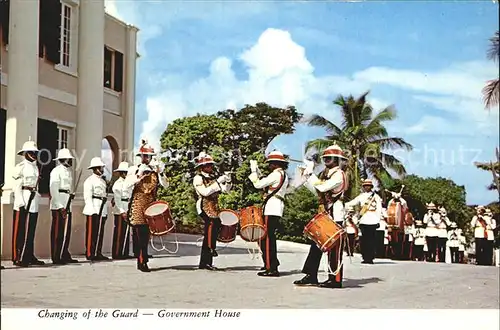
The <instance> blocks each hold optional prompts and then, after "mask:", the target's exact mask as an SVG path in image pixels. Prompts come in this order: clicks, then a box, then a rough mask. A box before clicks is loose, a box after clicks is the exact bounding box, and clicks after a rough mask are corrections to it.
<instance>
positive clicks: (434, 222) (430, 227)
mask: <svg viewBox="0 0 500 330" xmlns="http://www.w3.org/2000/svg"><path fill="white" fill-rule="evenodd" d="M422 222H423V223H424V224H425V225H426V227H425V236H428V237H438V236H439V229H438V227H439V224H440V223H441V216H440V215H439V214H438V213H432V215H431V214H430V213H426V214H425V215H424V219H423V221H422Z"/></svg>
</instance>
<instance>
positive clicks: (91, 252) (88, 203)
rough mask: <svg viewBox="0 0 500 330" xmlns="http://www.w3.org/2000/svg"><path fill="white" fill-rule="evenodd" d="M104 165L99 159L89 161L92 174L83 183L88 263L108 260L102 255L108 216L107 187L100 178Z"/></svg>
mask: <svg viewBox="0 0 500 330" xmlns="http://www.w3.org/2000/svg"><path fill="white" fill-rule="evenodd" d="M105 166H106V165H105V164H104V163H103V162H102V160H101V158H99V157H94V158H92V159H91V160H90V166H89V167H88V169H89V170H92V174H91V175H90V176H89V177H88V178H87V179H86V180H85V182H84V183H83V199H84V202H85V206H84V208H83V214H84V215H86V216H87V223H86V234H85V251H86V252H85V257H86V258H87V260H90V261H99V260H108V259H109V258H108V257H105V256H104V255H103V254H102V243H103V238H104V228H105V225H106V219H107V216H108V208H107V203H106V201H107V185H106V181H104V179H103V178H102V175H103V174H104V167H105Z"/></svg>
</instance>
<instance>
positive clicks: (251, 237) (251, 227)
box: [240, 206, 267, 242]
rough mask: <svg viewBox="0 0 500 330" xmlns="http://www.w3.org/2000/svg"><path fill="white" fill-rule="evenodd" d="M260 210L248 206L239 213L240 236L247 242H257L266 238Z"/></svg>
mask: <svg viewBox="0 0 500 330" xmlns="http://www.w3.org/2000/svg"><path fill="white" fill-rule="evenodd" d="M266 233H267V231H266V226H265V225H264V216H263V215H262V208H260V207H257V206H249V207H245V208H244V209H241V211H240V236H241V238H243V239H244V240H245V241H247V242H257V241H260V240H262V239H264V237H266Z"/></svg>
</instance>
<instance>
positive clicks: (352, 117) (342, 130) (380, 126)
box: [306, 92, 413, 197]
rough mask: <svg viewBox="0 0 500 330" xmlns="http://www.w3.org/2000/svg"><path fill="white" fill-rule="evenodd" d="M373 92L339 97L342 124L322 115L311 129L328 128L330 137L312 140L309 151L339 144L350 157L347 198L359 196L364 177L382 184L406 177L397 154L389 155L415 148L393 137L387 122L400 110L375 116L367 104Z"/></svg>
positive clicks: (336, 102) (313, 119) (390, 109)
mask: <svg viewBox="0 0 500 330" xmlns="http://www.w3.org/2000/svg"><path fill="white" fill-rule="evenodd" d="M368 93H369V92H366V93H364V94H362V95H361V96H360V97H359V98H357V99H355V98H354V97H353V96H352V95H349V96H348V97H344V96H342V95H339V96H338V97H337V98H336V99H335V100H334V101H333V104H334V105H337V106H338V107H340V111H341V113H342V118H343V119H342V124H341V126H340V127H339V126H337V125H336V124H334V123H333V122H331V121H330V120H328V119H326V118H325V117H323V116H320V115H313V116H312V117H311V118H310V119H309V120H308V124H309V126H317V127H322V128H324V129H326V131H327V134H328V135H327V136H325V137H324V138H321V139H316V140H312V141H309V142H308V143H307V145H306V152H307V151H309V150H311V149H314V150H316V151H321V150H323V149H325V148H326V147H328V146H329V145H331V144H333V143H336V144H338V145H339V146H340V147H341V148H343V149H344V151H345V152H346V153H347V154H348V155H349V156H350V157H348V159H349V160H348V163H347V166H348V169H349V171H350V172H352V173H353V175H349V183H350V184H349V190H348V192H347V195H348V196H347V197H352V196H353V194H356V193H357V192H358V190H359V186H360V177H363V178H368V177H369V176H370V177H372V178H373V179H374V180H375V181H376V182H378V183H381V181H382V179H385V178H391V177H393V176H392V175H391V173H390V172H393V173H395V174H396V175H397V176H400V177H401V176H404V175H405V174H406V170H405V167H404V166H403V164H402V163H401V162H400V161H399V160H398V159H397V158H396V157H395V156H393V155H391V154H388V153H386V152H385V151H386V150H388V149H396V148H402V149H404V150H408V151H409V150H412V148H413V147H412V146H411V145H410V144H409V143H407V142H406V141H405V140H404V139H402V138H399V137H389V135H388V133H387V130H386V128H385V127H384V123H386V122H388V121H391V120H394V119H395V118H396V110H395V109H394V108H393V107H392V106H390V107H387V108H385V109H383V110H382V111H379V112H378V113H375V112H374V110H373V108H372V106H371V105H370V104H369V103H368V102H367V101H366V97H367V96H368Z"/></svg>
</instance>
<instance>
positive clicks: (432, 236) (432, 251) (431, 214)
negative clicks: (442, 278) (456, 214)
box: [423, 202, 441, 262]
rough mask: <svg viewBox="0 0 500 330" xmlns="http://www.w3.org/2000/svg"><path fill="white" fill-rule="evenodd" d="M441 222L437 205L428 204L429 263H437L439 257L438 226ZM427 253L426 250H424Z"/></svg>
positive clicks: (425, 221)
mask: <svg viewBox="0 0 500 330" xmlns="http://www.w3.org/2000/svg"><path fill="white" fill-rule="evenodd" d="M440 222H441V217H440V216H439V214H438V213H436V205H434V203H432V202H430V203H429V204H427V213H426V214H425V215H424V221H423V223H424V225H426V227H425V241H426V243H427V244H426V245H427V251H426V252H427V261H432V262H436V256H437V251H438V250H437V248H438V245H437V240H438V234H439V231H438V224H439V223H440ZM424 251H425V250H424Z"/></svg>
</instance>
